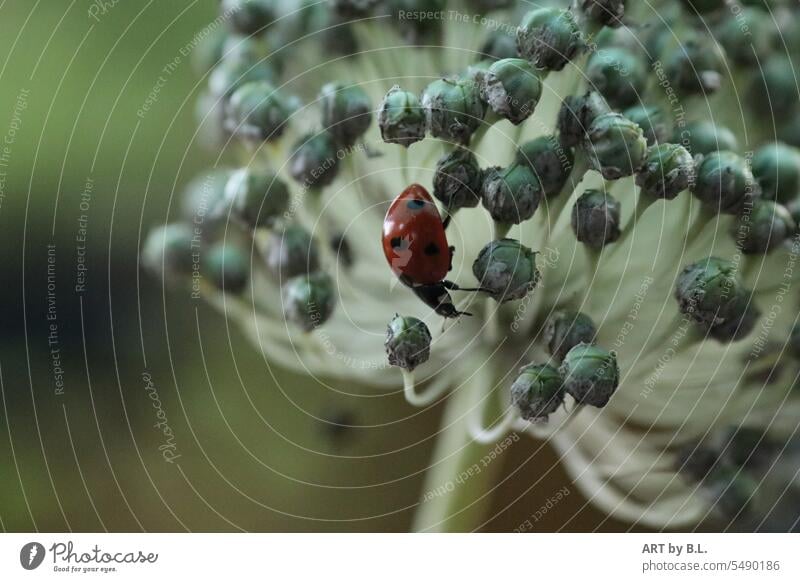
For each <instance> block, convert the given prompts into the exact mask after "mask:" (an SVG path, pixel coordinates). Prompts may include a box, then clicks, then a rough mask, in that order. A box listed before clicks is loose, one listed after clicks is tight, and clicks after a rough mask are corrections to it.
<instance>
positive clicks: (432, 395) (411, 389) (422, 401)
mask: <svg viewBox="0 0 800 582" xmlns="http://www.w3.org/2000/svg"><path fill="white" fill-rule="evenodd" d="M401 371H402V372H403V394H404V395H405V397H406V402H408V403H409V404H410V405H412V406H420V407H421V406H428V405H429V404H431V403H432V402H435V401H436V400H437V399H438V398H439V397H440V396H441V395H442V394H444V393H445V392H447V389H448V388H449V387H450V384H449V383H448V382H439V383H438V384H434V385H433V386H432V387H431V388H430V389H429V390H427V391H426V392H422V393H418V392H417V391H416V382H415V381H414V372H413V371H410V370H406V369H405V368H401Z"/></svg>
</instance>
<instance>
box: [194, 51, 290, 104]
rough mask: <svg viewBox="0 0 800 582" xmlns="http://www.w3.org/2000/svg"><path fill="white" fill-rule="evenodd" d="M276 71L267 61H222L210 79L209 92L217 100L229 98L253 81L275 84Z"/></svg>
mask: <svg viewBox="0 0 800 582" xmlns="http://www.w3.org/2000/svg"><path fill="white" fill-rule="evenodd" d="M275 78H276V76H275V71H274V70H273V68H272V66H271V65H270V64H269V63H267V62H266V61H260V62H256V63H251V62H249V61H247V60H239V59H222V61H220V63H219V64H218V65H217V66H216V67H214V70H213V71H211V75H209V77H208V90H209V92H210V93H211V95H213V96H214V97H216V98H217V99H220V98H222V97H229V96H230V95H231V94H233V92H234V91H236V89H238V88H239V87H241V86H242V85H245V84H247V83H251V82H253V81H267V82H268V83H274V82H275Z"/></svg>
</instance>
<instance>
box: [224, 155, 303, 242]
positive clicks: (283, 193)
mask: <svg viewBox="0 0 800 582" xmlns="http://www.w3.org/2000/svg"><path fill="white" fill-rule="evenodd" d="M290 198H291V196H290V194H289V189H288V188H287V187H286V184H284V183H283V182H282V181H281V180H280V179H279V178H278V177H277V176H276V175H275V174H273V173H272V172H269V171H266V170H258V169H254V168H242V169H240V170H237V171H235V172H233V173H232V174H231V177H230V178H228V182H227V184H225V204H226V205H228V204H229V205H230V208H231V214H232V215H233V216H234V217H235V218H236V219H238V220H239V221H241V222H242V224H244V225H245V226H247V227H249V228H252V229H255V228H261V227H270V226H272V225H273V224H274V223H275V220H276V219H278V218H279V217H280V216H281V215H282V214H283V213H284V212H286V209H287V208H288V207H289V199H290Z"/></svg>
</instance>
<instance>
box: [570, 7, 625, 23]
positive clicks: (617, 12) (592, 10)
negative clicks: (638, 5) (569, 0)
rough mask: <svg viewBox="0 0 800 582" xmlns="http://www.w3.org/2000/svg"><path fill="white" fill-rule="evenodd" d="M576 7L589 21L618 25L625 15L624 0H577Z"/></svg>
mask: <svg viewBox="0 0 800 582" xmlns="http://www.w3.org/2000/svg"><path fill="white" fill-rule="evenodd" d="M577 4H578V7H579V8H580V10H581V11H582V12H583V14H584V15H585V16H586V18H588V19H589V21H591V22H594V23H596V24H600V25H602V26H611V27H615V28H616V27H618V26H620V25H622V17H623V16H624V15H625V0H578V3H577Z"/></svg>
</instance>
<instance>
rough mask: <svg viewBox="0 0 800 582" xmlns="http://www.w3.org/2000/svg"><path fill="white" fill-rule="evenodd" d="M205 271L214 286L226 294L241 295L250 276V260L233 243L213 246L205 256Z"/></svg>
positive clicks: (241, 249) (219, 243) (243, 251)
mask: <svg viewBox="0 0 800 582" xmlns="http://www.w3.org/2000/svg"><path fill="white" fill-rule="evenodd" d="M205 259H206V260H205V264H204V265H203V266H204V271H205V272H206V274H207V276H208V278H209V279H210V280H211V282H212V283H213V285H214V286H215V287H216V288H217V289H219V290H220V291H224V292H225V293H232V294H238V293H241V292H242V291H243V290H244V288H245V286H246V285H247V280H248V278H249V276H250V259H249V257H248V256H247V253H246V252H245V250H244V249H243V248H241V247H240V246H239V245H237V244H234V243H232V242H227V243H223V242H218V243H215V244H213V245H212V246H211V247H210V248H209V249H208V251H207V254H206V256H205Z"/></svg>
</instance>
